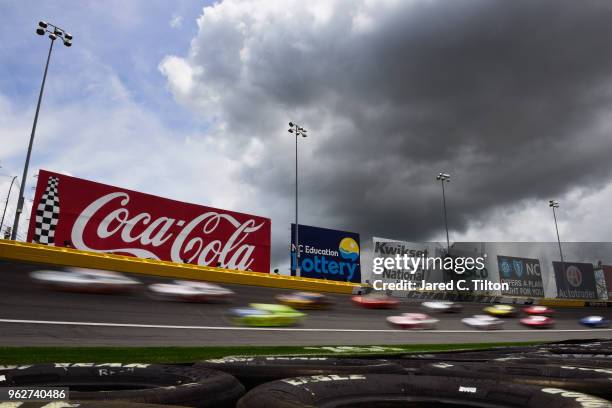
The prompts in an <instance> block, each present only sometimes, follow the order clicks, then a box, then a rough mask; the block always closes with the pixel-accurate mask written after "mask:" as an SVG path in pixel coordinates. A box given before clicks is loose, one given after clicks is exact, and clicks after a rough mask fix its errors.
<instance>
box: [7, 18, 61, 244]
mask: <svg viewBox="0 0 612 408" xmlns="http://www.w3.org/2000/svg"><path fill="white" fill-rule="evenodd" d="M46 33H49V39H50V40H51V44H49V54H47V63H46V65H45V73H44V74H43V80H42V84H41V85H40V93H39V94H38V103H37V104H36V114H35V115H34V124H33V125H32V133H31V134H30V144H29V145H28V154H27V155H26V161H25V165H24V166H23V176H22V177H21V181H22V182H21V185H20V186H19V199H18V201H17V211H15V221H14V222H13V230H12V231H11V239H12V240H15V239H16V238H17V228H18V226H19V217H20V216H21V213H22V211H23V202H24V201H25V198H24V196H23V190H24V189H25V185H26V180H27V177H28V166H29V165H30V156H31V155H32V145H33V144H34V134H35V133H36V123H37V122H38V113H39V112H40V103H41V101H42V96H43V92H44V90H45V81H46V80H47V71H48V70H49V61H50V60H51V51H53V44H54V43H55V40H57V39H58V38H60V39H61V40H62V41H63V42H64V45H65V46H66V47H70V46H71V45H72V35H71V34H70V33H67V32H66V30H64V29H62V28H60V27H58V26H56V25H54V24H51V23H47V22H44V21H39V22H38V28H37V29H36V34H38V35H45V34H46Z"/></svg>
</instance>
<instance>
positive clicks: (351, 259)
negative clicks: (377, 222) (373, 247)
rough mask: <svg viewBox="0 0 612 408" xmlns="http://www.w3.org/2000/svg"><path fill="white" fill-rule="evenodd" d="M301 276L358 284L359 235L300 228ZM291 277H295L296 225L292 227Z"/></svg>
mask: <svg viewBox="0 0 612 408" xmlns="http://www.w3.org/2000/svg"><path fill="white" fill-rule="evenodd" d="M298 239H299V245H300V276H303V277H305V278H317V279H330V280H337V281H345V282H357V283H360V282H361V265H360V251H359V245H360V243H359V234H356V233H354V232H346V231H338V230H332V229H327V228H319V227H311V226H308V225H301V224H300V230H299V235H298ZM291 243H292V244H291V274H292V275H295V267H296V258H297V256H296V253H295V224H291Z"/></svg>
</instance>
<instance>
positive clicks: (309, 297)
mask: <svg viewBox="0 0 612 408" xmlns="http://www.w3.org/2000/svg"><path fill="white" fill-rule="evenodd" d="M276 300H278V302H279V303H281V304H283V305H287V306H291V307H293V308H296V309H326V308H328V307H329V306H330V305H331V300H330V299H329V297H328V296H325V295H322V294H320V293H315V292H294V293H287V294H283V295H278V296H277V297H276Z"/></svg>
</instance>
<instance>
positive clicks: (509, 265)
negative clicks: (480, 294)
mask: <svg viewBox="0 0 612 408" xmlns="http://www.w3.org/2000/svg"><path fill="white" fill-rule="evenodd" d="M497 266H498V269H499V278H500V282H501V283H508V286H509V290H502V295H509V296H528V297H544V285H543V283H542V269H541V268H540V261H539V260H537V259H530V258H517V257H513V256H503V255H498V256H497Z"/></svg>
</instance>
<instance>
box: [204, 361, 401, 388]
mask: <svg viewBox="0 0 612 408" xmlns="http://www.w3.org/2000/svg"><path fill="white" fill-rule="evenodd" d="M194 367H196V368H198V367H203V368H209V369H215V370H220V371H223V372H226V373H228V374H231V375H233V376H234V377H236V378H237V379H238V380H239V381H240V382H241V383H242V384H243V385H244V386H245V387H246V388H247V389H251V388H253V387H255V386H257V385H260V384H263V383H265V382H268V381H275V380H280V379H282V378H288V377H298V376H308V375H323V374H340V373H351V374H363V373H381V374H392V373H398V374H399V373H403V372H404V369H403V368H402V367H400V366H399V365H397V364H395V363H393V362H390V361H387V360H366V359H352V358H330V357H263V356H261V357H225V358H221V359H214V360H206V361H201V362H198V363H196V364H195V365H194Z"/></svg>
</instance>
